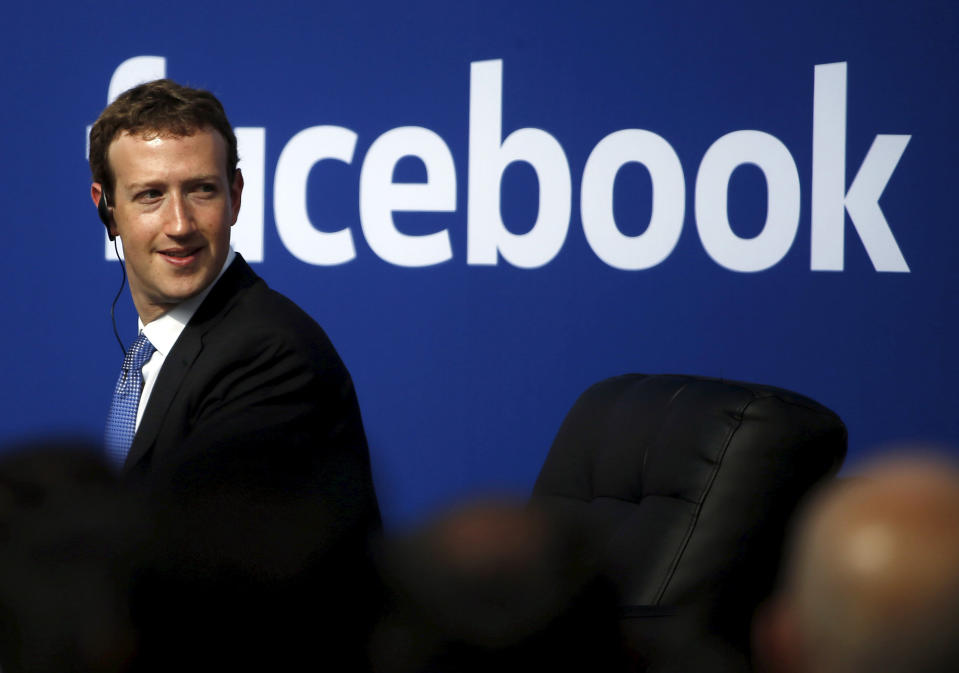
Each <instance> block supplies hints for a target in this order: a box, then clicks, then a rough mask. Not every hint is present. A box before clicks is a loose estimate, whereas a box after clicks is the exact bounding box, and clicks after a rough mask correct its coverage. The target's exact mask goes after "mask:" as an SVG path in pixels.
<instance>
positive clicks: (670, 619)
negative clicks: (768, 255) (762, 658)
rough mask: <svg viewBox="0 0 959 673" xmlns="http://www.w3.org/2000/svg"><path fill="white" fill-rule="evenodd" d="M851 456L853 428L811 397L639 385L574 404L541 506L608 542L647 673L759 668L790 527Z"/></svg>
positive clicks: (631, 636) (602, 390)
mask: <svg viewBox="0 0 959 673" xmlns="http://www.w3.org/2000/svg"><path fill="white" fill-rule="evenodd" d="M845 453H846V429H845V426H844V425H843V423H842V421H841V420H840V419H839V417H838V416H837V415H836V414H835V413H833V412H832V411H830V410H829V409H827V408H826V407H824V406H822V405H820V404H818V403H817V402H815V401H813V400H811V399H809V398H807V397H803V396H802V395H798V394H796V393H793V392H790V391H787V390H782V389H779V388H774V387H771V386H765V385H756V384H751V383H739V382H735V381H726V380H720V379H711V378H704V377H697V376H674V375H644V374H628V375H624V376H618V377H615V378H611V379H607V380H605V381H601V382H600V383H597V384H595V385H593V386H592V387H590V388H589V389H588V390H587V391H586V392H585V393H583V394H582V395H581V396H580V398H579V399H578V400H577V401H576V403H575V404H574V406H573V408H572V409H571V410H570V412H569V414H568V415H567V416H566V419H565V421H564V422H563V425H562V427H561V428H560V430H559V433H558V434H557V436H556V439H555V440H554V442H553V445H552V447H551V449H550V451H549V455H548V456H547V458H546V461H545V464H544V465H543V468H542V471H541V472H540V475H539V478H538V479H537V481H536V485H535V488H534V492H533V498H532V501H533V503H534V504H537V505H540V506H544V507H546V508H547V509H550V510H552V511H554V512H556V513H558V514H559V515H561V516H565V517H568V518H573V519H578V520H580V521H585V522H586V523H587V524H588V525H589V526H590V527H591V528H592V529H593V530H595V531H596V532H597V537H598V540H599V542H600V545H599V549H600V552H599V553H600V555H601V557H602V561H603V563H604V564H605V566H606V568H607V569H608V571H609V572H610V574H611V575H612V576H613V578H614V579H615V580H616V581H617V582H618V584H619V586H620V588H621V592H622V599H623V617H624V621H623V625H624V631H625V633H626V634H627V638H628V640H629V641H630V644H631V646H632V648H633V649H634V650H635V651H636V652H637V653H638V654H639V656H640V657H642V659H643V660H644V663H645V665H646V667H647V668H648V669H650V670H658V671H667V670H669V671H671V670H684V671H687V673H695V671H696V670H702V671H730V670H732V671H735V670H748V669H749V664H748V652H749V626H750V621H751V618H752V614H753V612H754V610H755V608H756V607H757V605H758V604H759V603H760V602H761V601H762V600H763V599H764V598H765V597H766V596H767V595H768V594H769V592H770V591H771V589H772V587H773V584H774V582H775V579H776V574H777V571H778V567H779V559H780V554H781V547H782V543H783V538H784V533H785V529H786V528H787V526H788V523H789V521H790V519H791V516H792V514H793V512H794V511H795V509H796V506H797V504H798V503H799V502H800V500H801V499H802V498H803V497H804V495H805V494H806V493H807V492H808V491H809V490H810V488H812V487H813V486H814V485H815V484H816V483H817V482H818V481H820V480H822V479H824V478H826V477H829V476H831V475H834V474H835V472H836V471H837V470H838V469H839V467H840V465H841V464H842V461H843V458H844V457H845Z"/></svg>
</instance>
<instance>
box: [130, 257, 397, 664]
mask: <svg viewBox="0 0 959 673" xmlns="http://www.w3.org/2000/svg"><path fill="white" fill-rule="evenodd" d="M124 473H125V477H126V478H127V480H128V481H129V482H132V484H133V485H135V486H136V490H137V491H140V492H145V493H147V494H149V496H150V497H151V499H152V500H153V502H154V503H155V505H157V506H155V507H154V508H153V510H152V511H153V512H154V513H155V518H156V521H155V522H154V524H153V528H152V530H151V531H150V532H149V537H150V544H151V545H152V547H151V551H149V552H148V554H147V558H148V560H147V562H146V571H145V572H141V573H140V574H139V576H140V580H139V584H138V588H137V589H136V591H135V594H134V596H135V599H134V602H133V612H134V621H135V622H137V628H138V629H139V630H140V635H139V637H140V641H141V643H140V651H139V653H138V656H139V657H140V658H141V659H142V661H138V663H137V665H138V667H140V668H138V670H141V669H142V670H147V671H152V670H158V671H159V670H170V667H176V668H179V667H180V666H182V664H183V661H186V660H189V661H194V662H202V663H203V664H204V666H205V665H207V664H209V667H212V668H217V667H218V666H220V665H222V664H224V662H225V661H227V660H226V659H224V657H225V656H227V655H226V654H225V653H231V654H230V655H229V656H233V657H235V659H236V660H235V661H233V660H230V661H231V662H232V663H231V664H230V665H228V666H226V667H227V668H230V667H233V668H237V669H238V670H239V668H243V667H246V666H250V665H252V664H251V662H256V664H257V665H258V666H261V668H264V670H268V668H269V667H268V666H267V664H268V663H269V664H270V665H271V666H272V665H274V664H277V663H278V661H279V660H278V659H277V657H279V656H280V655H281V654H282V655H283V656H284V657H286V658H287V659H289V660H290V661H291V662H292V661H293V660H294V659H295V658H296V657H300V656H306V655H307V654H308V652H306V649H307V648H308V647H309V648H313V647H314V646H315V643H316V639H317V637H318V636H317V634H320V633H322V634H325V638H324V648H325V650H326V651H330V652H336V653H337V656H339V657H345V658H350V657H352V658H353V660H354V661H356V662H361V661H362V660H363V656H364V655H363V646H364V639H365V634H366V632H367V630H368V628H369V623H370V620H371V619H372V618H373V615H374V614H375V606H376V601H377V597H376V594H375V583H374V582H373V581H371V579H370V578H371V577H372V571H371V566H370V564H369V563H368V555H367V541H368V537H369V535H370V532H371V531H373V530H375V529H376V528H378V526H379V523H380V515H379V508H378V506H377V503H376V497H375V495H374V491H373V483H372V478H371V474H370V462H369V452H368V449H367V445H366V437H365V434H364V432H363V425H362V422H361V419H360V412H359V407H358V405H357V401H356V395H355V393H354V390H353V384H352V381H351V379H350V376H349V373H348V372H347V370H346V368H345V367H344V366H343V363H342V362H341V361H340V358H339V356H338V355H337V354H336V351H335V350H334V349H333V346H332V345H331V344H330V341H329V339H328V338H327V336H326V334H325V333H324V332H323V330H322V329H321V328H320V326H319V325H317V324H316V322H315V321H314V320H313V319H312V318H310V317H309V316H308V315H307V314H306V313H304V312H303V311H302V310H301V309H300V308H298V307H297V306H296V305H295V304H294V303H293V302H291V301H290V300H289V299H287V298H286V297H284V296H282V295H280V294H279V293H277V292H274V291H273V290H271V289H270V288H268V287H267V285H266V283H264V282H263V280H261V279H260V278H259V277H258V276H257V275H256V274H255V273H254V272H253V271H252V270H251V269H250V267H249V266H248V265H247V264H246V262H245V261H244V260H243V259H242V257H240V256H239V255H237V257H236V259H235V260H234V261H233V263H232V264H231V265H230V267H229V268H228V269H227V270H226V272H224V274H223V275H222V276H221V277H220V279H219V281H217V283H216V285H214V287H213V289H212V290H211V291H210V293H209V295H207V297H206V299H205V300H204V301H203V303H202V304H201V305H200V307H199V308H198V309H197V311H196V313H195V314H194V316H193V318H192V319H191V320H190V322H189V324H188V325H187V326H186V328H185V329H184V330H183V332H182V333H181V334H180V337H179V339H178V340H177V342H176V344H175V345H174V346H173V348H172V349H171V351H170V352H169V353H168V354H167V357H166V360H165V361H164V363H163V367H162V368H161V370H160V373H159V375H158V377H157V380H156V383H155V385H154V388H153V392H152V394H151V396H150V400H149V402H148V404H147V407H146V410H145V412H144V414H143V418H142V420H141V422H140V427H139V428H138V431H137V433H136V436H135V437H134V440H133V444H132V446H131V447H130V453H129V455H128V457H127V461H126V464H125V466H124ZM304 613H305V614H308V615H310V618H309V619H304V618H303V617H302V615H303V614H304ZM237 643H242V644H243V646H242V647H238V646H237ZM285 661H286V660H284V662H285ZM360 667H361V666H360V664H356V665H354V666H353V667H352V668H351V669H350V670H358V669H359V668H360ZM197 670H203V666H199V665H198V666H197ZM206 670H209V668H207V669H206Z"/></svg>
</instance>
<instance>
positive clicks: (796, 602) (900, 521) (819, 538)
mask: <svg viewBox="0 0 959 673" xmlns="http://www.w3.org/2000/svg"><path fill="white" fill-rule="evenodd" d="M787 563H788V564H787V574H786V576H785V578H784V580H785V581H784V584H783V587H782V589H781V591H780V593H779V595H778V597H777V598H776V599H774V601H773V602H771V603H770V604H769V605H768V606H767V607H766V609H765V610H763V611H762V612H761V613H760V616H759V617H758V618H757V622H756V629H755V641H756V647H757V655H758V658H759V660H760V662H761V663H762V664H763V665H764V666H765V668H766V669H768V670H769V671H773V672H774V673H806V672H815V673H860V672H862V673H865V672H867V671H868V672H869V673H883V672H888V673H900V672H902V673H906V672H907V671H908V672H909V673H924V672H927V671H928V672H932V671H937V672H938V671H947V670H948V671H953V670H956V669H957V665H959V661H957V659H956V656H957V655H959V648H957V646H956V643H959V470H957V467H956V466H955V465H954V464H952V463H950V462H948V461H946V460H945V459H944V458H941V457H936V456H934V455H931V454H925V455H922V456H919V455H912V456H909V457H906V456H902V457H886V458H884V459H883V460H882V461H881V462H878V463H875V464H873V465H872V466H871V467H869V468H868V469H866V470H865V471H864V472H863V473H862V475H861V476H859V477H856V478H853V479H849V480H846V481H840V482H837V483H836V484H834V485H833V486H831V487H828V488H827V489H825V490H824V491H823V492H821V493H820V494H819V495H818V497H816V498H815V499H814V500H813V501H812V502H811V503H810V506H809V508H808V510H807V511H806V512H805V516H804V517H803V518H802V519H801V520H800V522H799V526H798V528H797V530H796V535H795V537H794V540H793V543H792V548H791V551H790V556H789V559H788V562H787Z"/></svg>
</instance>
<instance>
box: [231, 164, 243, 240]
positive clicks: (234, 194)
mask: <svg viewBox="0 0 959 673" xmlns="http://www.w3.org/2000/svg"><path fill="white" fill-rule="evenodd" d="M242 196H243V173H242V172H240V169H239V168H237V169H236V173H234V174H233V184H232V185H230V206H231V208H232V209H233V221H232V222H230V226H231V227H232V226H233V225H234V224H236V218H237V217H239V215H240V201H241V197H242Z"/></svg>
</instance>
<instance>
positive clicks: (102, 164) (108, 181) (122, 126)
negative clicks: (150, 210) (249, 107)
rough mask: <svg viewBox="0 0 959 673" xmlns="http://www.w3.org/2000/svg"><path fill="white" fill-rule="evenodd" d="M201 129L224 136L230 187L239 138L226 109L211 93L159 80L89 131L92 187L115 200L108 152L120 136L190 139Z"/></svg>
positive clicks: (131, 93)
mask: <svg viewBox="0 0 959 673" xmlns="http://www.w3.org/2000/svg"><path fill="white" fill-rule="evenodd" d="M203 128H211V129H215V130H217V131H219V132H220V135H222V136H223V139H224V140H225V141H226V173H227V178H228V179H229V181H230V183H231V184H232V182H233V178H234V176H235V175H236V164H237V162H238V161H239V157H238V156H237V151H236V134H235V133H233V127H232V126H231V125H230V121H229V120H228V119H227V117H226V112H225V111H224V109H223V105H222V103H220V101H219V100H217V98H216V96H214V95H213V94H212V93H210V92H209V91H205V90H203V89H193V88H190V87H188V86H183V85H181V84H177V83H176V82H174V81H173V80H169V79H158V80H154V81H152V82H147V83H146V84H140V85H139V86H135V87H133V88H132V89H129V90H127V91H125V92H123V93H122V94H120V95H119V96H118V97H117V99H116V100H115V101H113V102H112V103H110V105H108V106H107V107H106V109H105V110H104V111H103V112H102V113H101V114H100V117H99V119H97V121H96V122H95V123H94V124H93V127H92V128H91V129H90V172H91V174H92V175H93V181H94V182H99V183H100V184H101V185H103V189H104V191H106V192H107V194H108V196H109V197H112V196H113V188H114V186H115V185H114V180H115V178H114V175H113V171H112V170H111V169H110V162H109V161H108V159H107V151H108V150H109V148H110V143H112V142H113V141H114V140H116V138H117V137H118V136H119V135H120V134H122V133H132V134H143V135H146V136H148V137H152V136H156V135H165V134H169V135H173V136H190V135H193V134H194V133H195V132H196V131H198V130H199V129H203Z"/></svg>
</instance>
